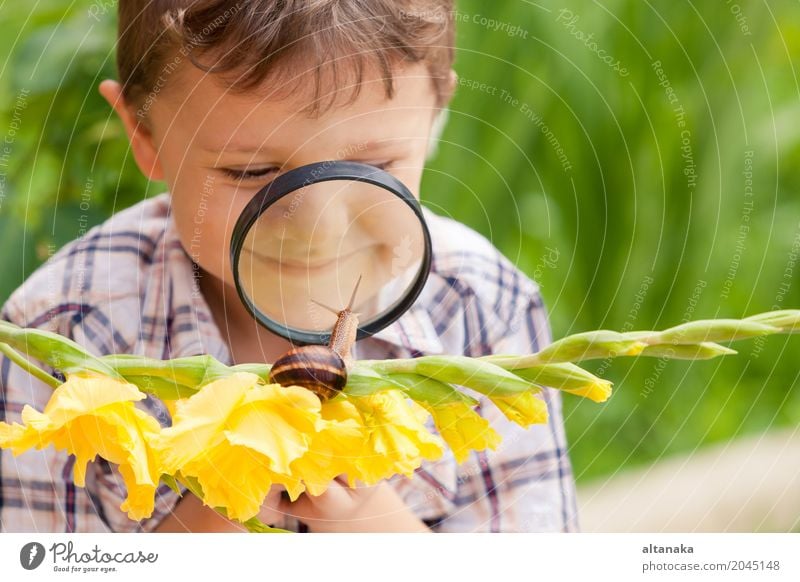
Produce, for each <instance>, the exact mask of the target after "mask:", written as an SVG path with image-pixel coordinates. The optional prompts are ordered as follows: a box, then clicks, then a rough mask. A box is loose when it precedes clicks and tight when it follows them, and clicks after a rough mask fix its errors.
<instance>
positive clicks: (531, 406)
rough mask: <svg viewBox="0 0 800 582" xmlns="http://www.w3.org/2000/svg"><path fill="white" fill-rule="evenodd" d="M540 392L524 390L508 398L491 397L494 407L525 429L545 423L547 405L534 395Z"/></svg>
mask: <svg viewBox="0 0 800 582" xmlns="http://www.w3.org/2000/svg"><path fill="white" fill-rule="evenodd" d="M539 392H540V390H538V389H536V390H526V391H525V392H520V393H519V394H512V395H509V396H491V397H490V399H491V401H492V402H494V404H495V406H497V408H499V409H500V411H501V412H502V413H503V414H505V416H506V418H508V419H509V420H510V421H512V422H516V423H517V424H518V425H520V426H522V427H524V428H527V427H529V426H530V425H532V424H545V423H547V404H545V402H544V400H542V399H541V398H537V397H536V395H537V394H538V393H539Z"/></svg>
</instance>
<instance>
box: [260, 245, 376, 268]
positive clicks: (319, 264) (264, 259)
mask: <svg viewBox="0 0 800 582" xmlns="http://www.w3.org/2000/svg"><path fill="white" fill-rule="evenodd" d="M367 248H368V247H365V248H361V249H356V250H354V251H350V252H348V253H345V254H343V255H338V256H335V257H331V258H326V259H320V260H317V261H314V262H313V263H310V262H308V261H302V260H301V261H290V260H286V259H284V260H277V259H274V258H272V257H269V256H267V255H262V254H261V253H259V252H257V251H254V250H252V249H247V250H249V252H251V253H252V254H253V255H254V256H255V257H256V258H257V259H258V260H259V261H260V262H261V263H263V264H264V265H266V266H268V267H270V268H271V269H280V270H281V271H283V272H285V273H288V274H306V273H308V272H309V271H314V272H325V271H328V270H330V269H331V268H333V267H335V266H336V265H338V264H339V262H340V261H344V260H348V259H350V258H351V257H353V256H354V255H356V254H359V253H361V252H362V251H364V250H366V249H367Z"/></svg>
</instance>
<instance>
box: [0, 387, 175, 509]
mask: <svg viewBox="0 0 800 582" xmlns="http://www.w3.org/2000/svg"><path fill="white" fill-rule="evenodd" d="M144 398H146V396H145V394H143V393H142V392H140V391H139V389H138V388H136V386H134V385H133V384H129V383H127V382H125V381H122V380H116V379H114V378H108V377H105V376H98V375H73V376H69V377H68V378H67V381H66V382H64V383H63V384H62V385H61V386H59V387H57V388H56V389H55V390H54V391H53V395H52V396H51V397H50V400H49V402H48V403H47V406H45V409H44V412H38V411H37V410H35V409H34V408H32V407H30V406H27V405H26V406H25V407H24V408H23V409H22V422H23V424H22V425H20V424H16V423H14V424H13V425H8V424H6V423H0V448H10V449H11V450H12V451H13V453H14V455H19V454H22V453H23V452H25V451H26V450H28V449H30V448H32V447H36V448H37V449H43V448H45V447H47V446H48V445H51V444H52V445H53V446H54V447H55V448H56V449H59V450H66V451H67V452H68V453H70V454H72V455H75V457H76V463H75V468H74V475H75V484H76V485H78V486H80V487H83V486H85V483H86V465H87V463H88V462H89V461H92V460H94V458H95V456H96V455H100V456H101V457H102V458H104V459H106V460H107V461H109V462H111V463H114V464H117V465H119V471H120V474H121V475H122V478H123V480H124V481H125V486H126V488H127V491H128V496H127V498H126V499H125V501H124V502H123V503H122V505H121V506H120V509H121V510H122V511H125V512H127V513H128V517H130V518H131V519H133V520H140V519H144V518H146V517H149V516H150V515H151V514H152V513H153V506H154V502H155V490H156V486H157V485H158V480H159V475H160V473H159V470H158V462H157V459H156V457H155V455H154V452H153V451H152V449H151V448H150V446H149V444H148V443H149V441H150V439H152V438H153V437H155V436H156V435H157V434H158V432H159V430H160V428H161V427H160V425H159V424H158V422H157V421H156V420H155V419H154V418H153V417H151V416H149V415H148V414H146V413H145V412H143V411H141V410H139V409H137V408H136V407H135V406H134V404H133V403H134V401H137V400H142V399H144Z"/></svg>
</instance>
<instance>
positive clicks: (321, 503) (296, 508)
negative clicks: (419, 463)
mask: <svg viewBox="0 0 800 582" xmlns="http://www.w3.org/2000/svg"><path fill="white" fill-rule="evenodd" d="M274 489H275V488H273V490H274ZM274 507H275V505H274V504H273V502H272V500H271V499H270V498H269V497H268V498H267V501H266V502H265V503H264V509H262V512H261V513H260V514H259V517H260V518H261V519H262V521H264V522H266V523H270V520H269V519H268V518H270V517H271V516H273V515H274V513H273V512H275V511H276V509H274ZM277 511H278V513H282V514H285V515H290V516H292V517H296V518H297V519H299V520H300V521H302V522H303V523H305V524H306V525H307V526H308V527H309V529H310V530H311V531H313V532H430V531H431V530H430V529H428V528H427V527H426V526H425V524H424V523H423V522H422V521H421V520H420V519H419V518H418V517H417V516H416V515H414V514H413V513H412V512H411V510H410V509H409V508H408V507H407V506H406V504H405V503H403V500H402V499H401V498H400V496H399V495H398V494H397V493H396V492H395V490H394V489H393V488H392V487H391V486H390V485H389V484H388V483H386V482H381V483H379V484H378V485H374V486H372V487H366V486H363V487H357V488H350V487H348V486H347V484H346V483H345V482H344V481H343V480H341V479H340V478H337V479H336V480H334V481H333V482H332V483H331V485H330V487H329V488H328V490H327V491H326V492H325V493H323V494H322V495H319V496H316V497H315V496H313V495H307V494H305V493H304V494H302V495H301V496H300V497H299V498H298V499H297V501H295V502H294V503H292V502H290V501H289V500H288V499H285V498H282V499H281V500H280V502H279V503H278V505H277ZM275 521H278V520H276V519H274V518H273V522H275Z"/></svg>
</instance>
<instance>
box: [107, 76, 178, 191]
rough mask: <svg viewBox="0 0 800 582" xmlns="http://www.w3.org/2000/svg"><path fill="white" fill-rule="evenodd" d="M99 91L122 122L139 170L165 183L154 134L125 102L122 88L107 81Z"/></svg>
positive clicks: (150, 177)
mask: <svg viewBox="0 0 800 582" xmlns="http://www.w3.org/2000/svg"><path fill="white" fill-rule="evenodd" d="M98 90H99V91H100V94H101V95H102V96H103V97H105V100H106V101H108V104H109V105H111V107H113V108H114V111H116V112H117V115H119V118H120V119H121V120H122V124H123V125H124V126H125V131H126V132H127V134H128V139H129V140H130V142H131V149H132V150H133V157H134V158H135V159H136V164H137V165H138V166H139V169H140V170H141V171H142V173H143V174H144V175H145V176H146V177H147V178H148V179H150V180H155V181H163V180H164V171H163V170H162V168H161V162H159V160H158V149H157V148H156V146H155V143H154V142H153V134H152V133H151V132H150V130H149V129H148V128H147V127H146V126H145V125H144V124H143V123H141V122H140V121H139V119H138V118H137V116H136V112H135V111H134V110H133V108H132V107H131V106H130V105H129V104H128V103H126V102H125V97H123V95H122V86H121V85H120V84H119V83H118V82H117V81H113V80H111V79H106V80H105V81H103V82H101V83H100V86H99V87H98Z"/></svg>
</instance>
